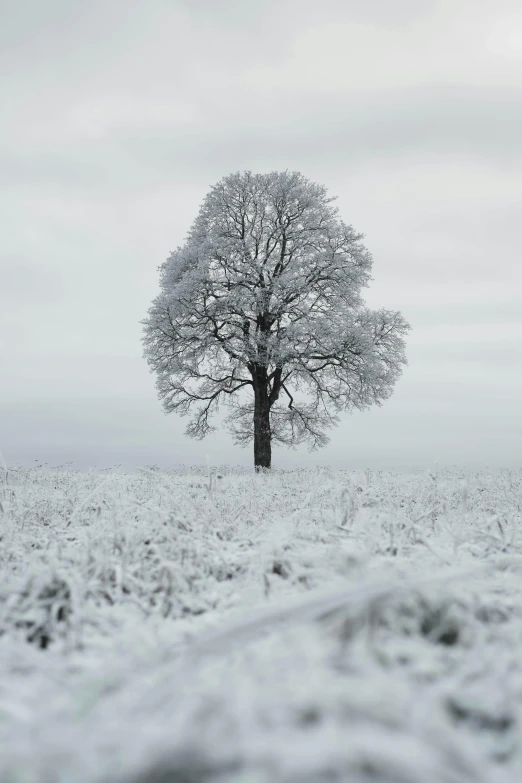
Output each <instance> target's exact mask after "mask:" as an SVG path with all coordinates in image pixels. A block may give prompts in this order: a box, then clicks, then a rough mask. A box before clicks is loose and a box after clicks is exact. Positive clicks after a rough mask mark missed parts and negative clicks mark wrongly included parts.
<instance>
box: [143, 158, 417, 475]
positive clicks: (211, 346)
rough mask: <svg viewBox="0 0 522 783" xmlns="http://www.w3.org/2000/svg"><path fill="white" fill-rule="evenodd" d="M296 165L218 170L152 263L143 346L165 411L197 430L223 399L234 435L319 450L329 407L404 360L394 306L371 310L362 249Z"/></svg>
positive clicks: (369, 397) (336, 407)
mask: <svg viewBox="0 0 522 783" xmlns="http://www.w3.org/2000/svg"><path fill="white" fill-rule="evenodd" d="M333 202H334V199H333V198H332V197H330V196H328V194H327V191H326V189H325V188H324V187H322V186H320V185H317V184H314V183H312V182H310V181H309V180H308V179H306V178H305V177H304V176H303V175H302V174H300V173H298V172H288V171H284V172H273V173H270V174H253V173H251V172H249V171H247V172H244V173H236V174H232V175H230V176H228V177H225V178H224V179H222V180H221V181H220V182H218V183H217V184H216V185H215V186H214V187H212V188H211V190H210V192H209V193H208V195H207V197H206V198H205V200H204V202H203V204H202V206H201V208H200V211H199V214H198V216H197V217H196V220H195V222H194V224H193V226H192V228H191V229H190V231H189V233H188V236H187V239H186V242H185V243H184V244H183V245H182V246H181V247H178V248H177V250H175V251H174V252H173V253H171V255H170V256H169V258H168V259H167V260H166V261H165V262H164V263H163V264H162V265H161V266H160V273H161V277H160V287H161V290H160V293H159V295H158V296H157V297H156V298H155V299H154V301H153V303H152V307H151V308H150V310H149V313H148V317H147V319H146V320H145V321H144V322H143V323H144V340H143V342H144V353H145V358H146V359H147V362H148V364H149V366H150V368H151V370H152V371H154V372H155V373H156V377H157V383H156V386H157V390H158V394H159V397H160V399H161V400H162V403H163V407H164V410H165V411H166V412H169V413H170V412H172V411H177V412H178V413H179V414H181V415H187V414H193V415H192V418H191V421H190V423H189V425H188V427H187V433H188V435H191V436H193V437H196V438H202V437H204V436H205V435H206V434H207V433H208V432H209V431H211V430H212V429H213V425H212V423H211V417H212V414H213V413H215V412H216V411H217V410H218V408H219V406H220V405H221V404H222V403H224V404H226V406H227V407H228V416H227V418H226V419H225V422H226V424H227V425H228V427H229V429H230V430H231V432H232V433H233V435H234V437H235V440H236V442H238V443H239V444H246V443H248V442H250V441H252V440H254V461H255V465H256V467H270V465H271V445H272V442H277V443H283V444H286V445H295V444H298V443H302V442H307V443H308V445H309V446H310V447H312V448H315V447H320V446H324V445H325V444H326V443H327V441H328V438H327V436H326V430H327V429H328V428H330V427H331V426H332V425H335V424H336V423H337V422H338V417H339V413H340V412H341V411H349V410H353V409H358V410H363V409H366V408H368V407H370V406H371V405H373V404H381V403H382V401H383V400H385V399H387V398H388V397H389V396H390V394H391V393H392V390H393V387H394V384H395V382H396V380H397V379H398V377H399V376H400V374H401V371H402V367H403V365H404V364H405V363H406V358H405V351H404V334H405V333H406V331H407V330H408V328H409V327H408V325H407V324H406V323H405V321H404V319H403V318H402V316H401V314H400V313H399V312H394V311H390V310H384V309H381V310H370V309H368V308H367V307H366V306H365V305H364V302H363V300H362V297H361V289H363V288H364V287H365V286H367V285H368V283H369V281H370V279H371V278H370V272H371V266H372V258H371V255H370V253H369V252H368V251H367V250H366V248H365V247H364V246H363V245H362V244H361V239H362V238H363V236H362V235H361V234H357V233H356V232H355V231H354V229H353V228H352V227H351V226H350V225H347V224H346V223H344V222H343V221H342V220H341V218H340V216H339V213H338V210H337V208H336V207H335V206H334V203H333Z"/></svg>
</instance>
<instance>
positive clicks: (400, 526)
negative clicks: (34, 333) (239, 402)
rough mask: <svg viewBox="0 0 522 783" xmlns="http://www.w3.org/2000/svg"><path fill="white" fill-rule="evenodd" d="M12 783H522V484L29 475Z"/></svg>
mask: <svg viewBox="0 0 522 783" xmlns="http://www.w3.org/2000/svg"><path fill="white" fill-rule="evenodd" d="M0 500H1V504H2V505H1V508H0V520H1V527H0V531H1V532H0V751H1V752H0V780H2V781H6V782H7V781H9V782H10V783H18V781H20V782H21V781H24V783H36V782H37V781H38V783H41V782H42V781H52V783H55V782H56V783H62V782H63V783H65V782H66V781H67V783H69V782H70V781H75V783H95V782H96V783H98V782H100V783H101V782H102V781H103V783H116V781H117V782H118V783H123V781H125V782H130V783H146V782H147V783H167V782H170V783H172V782H173V781H176V783H200V782H201V783H203V781H227V782H230V783H246V781H248V782H249V783H251V782H255V783H269V781H272V782H273V781H281V782H282V783H312V782H314V783H315V782H316V781H317V782H320V781H325V782H326V781H350V783H370V782H371V783H461V782H462V783H463V782H464V781H470V782H471V781H474V782H480V781H498V782H499V783H508V782H513V783H514V781H518V780H520V779H521V777H522V737H521V734H520V728H519V727H520V721H521V718H522V657H521V655H520V650H521V649H522V599H521V596H520V584H521V573H522V541H521V537H520V532H519V531H520V523H521V517H522V510H521V504H522V472H520V471H502V472H500V473H494V472H487V471H485V472H481V473H471V472H462V471H458V470H456V469H453V470H442V471H438V472H431V473H424V472H411V473H410V474H391V473H372V472H371V471H366V472H365V473H361V474H357V473H351V472H343V471H337V472H333V471H328V470H319V469H318V470H316V471H295V472H279V471H273V472H272V473H271V474H259V475H255V474H252V473H250V472H248V471H240V470H232V469H227V468H219V469H217V468H216V469H214V470H213V471H212V472H211V473H210V474H209V475H206V474H205V472H204V471H197V470H195V469H191V468H179V469H175V470H171V471H160V470H158V469H155V468H146V469H143V470H140V471H136V472H134V473H122V472H120V471H118V470H114V471H108V472H106V473H98V472H94V471H92V472H75V471H72V470H68V469H61V468H56V469H52V468H45V467H39V468H35V469H32V470H27V469H22V468H16V469H12V470H10V471H9V472H8V474H7V475H6V476H5V477H3V483H2V484H1V485H0Z"/></svg>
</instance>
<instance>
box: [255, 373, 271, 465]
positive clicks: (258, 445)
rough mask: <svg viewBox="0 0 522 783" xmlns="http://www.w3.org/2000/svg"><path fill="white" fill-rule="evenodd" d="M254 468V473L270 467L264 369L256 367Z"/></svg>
mask: <svg viewBox="0 0 522 783" xmlns="http://www.w3.org/2000/svg"><path fill="white" fill-rule="evenodd" d="M254 467H255V469H256V471H260V470H263V469H267V470H269V469H270V468H271V467H272V433H271V431H270V399H269V390H268V378H267V371H266V367H257V368H256V372H255V375H254Z"/></svg>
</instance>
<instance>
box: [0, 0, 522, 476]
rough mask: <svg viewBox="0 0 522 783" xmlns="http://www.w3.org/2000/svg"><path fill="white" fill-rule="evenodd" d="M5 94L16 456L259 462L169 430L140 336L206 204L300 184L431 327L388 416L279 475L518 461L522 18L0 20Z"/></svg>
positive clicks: (4, 445)
mask: <svg viewBox="0 0 522 783" xmlns="http://www.w3.org/2000/svg"><path fill="white" fill-rule="evenodd" d="M0 74H1V76H0V80H1V87H0V88H1V94H2V109H1V110H0V111H1V117H0V215H1V216H2V217H1V218H0V221H1V224H2V226H1V228H2V230H1V234H2V243H1V245H0V271H1V277H0V312H1V316H0V320H1V335H2V340H1V344H0V373H1V379H0V406H1V409H0V448H1V449H2V451H3V452H4V455H5V458H6V460H7V461H8V462H11V463H21V462H23V463H26V464H31V463H32V462H33V461H34V460H35V459H40V460H42V461H47V462H50V463H52V464H58V463H62V462H65V461H69V460H73V461H74V462H75V464H77V465H79V466H88V465H98V466H101V467H103V466H106V465H110V464H112V463H122V464H123V465H125V466H131V465H134V464H145V463H151V462H155V463H158V464H164V465H167V464H171V463H177V462H186V463H200V462H203V461H204V460H205V456H206V454H209V456H210V458H211V460H213V461H214V462H223V461H225V462H230V463H240V462H241V463H244V464H250V462H251V459H252V456H251V453H250V450H242V449H238V448H237V447H235V446H234V445H233V444H232V442H231V440H230V439H229V437H228V435H226V434H224V433H223V432H220V433H218V434H217V435H215V436H212V437H211V438H209V439H207V440H206V441H203V442H201V443H199V442H194V441H191V440H189V439H187V438H185V437H184V435H183V431H184V428H185V425H186V420H183V419H178V418H176V417H174V416H169V417H165V416H164V415H163V414H162V412H161V409H160V405H159V402H158V401H157V399H156V394H155V390H154V379H153V377H152V376H151V375H149V373H148V370H147V367H146V365H145V362H144V361H143V359H142V358H141V345H140V334H141V327H140V325H139V323H138V322H139V320H140V319H141V318H143V317H144V315H145V312H146V310H147V308H148V306H149V304H150V301H151V299H152V298H153V296H154V295H155V293H156V290H157V271H156V268H157V266H158V264H160V263H161V262H162V261H163V260H164V258H165V257H166V256H167V255H168V253H169V251H170V250H171V249H173V248H174V247H175V246H177V245H178V244H180V243H181V242H182V241H183V238H184V236H185V233H186V231H187V229H188V228H189V226H190V223H191V222H192V220H193V219H194V217H195V215H196V212H197V209H198V206H199V204H200V202H201V200H202V199H203V197H204V195H205V194H206V192H207V190H208V188H209V187H210V185H212V184H213V183H214V182H215V181H216V180H218V179H219V178H221V177H222V176H224V175H226V174H228V173H230V172H232V171H236V170H242V169H247V168H249V169H252V170H255V171H270V170H275V169H285V168H291V169H297V170H299V171H301V172H302V173H303V174H305V175H306V176H308V177H309V178H310V179H312V180H316V181H318V182H320V183H322V184H324V185H326V186H327V187H328V188H329V190H330V191H331V193H332V194H334V195H338V196H339V202H338V203H339V207H340V209H341V213H342V216H343V218H344V219H345V220H346V221H347V222H349V223H352V224H353V225H354V227H355V228H356V229H357V230H358V231H362V232H364V234H365V235H366V239H365V244H366V245H367V247H368V248H369V250H370V251H371V252H372V253H373V255H374V273H373V276H374V283H373V284H372V286H371V288H370V289H369V290H368V292H367V301H368V302H369V304H371V305H372V306H385V307H388V308H390V309H391V308H397V309H400V310H401V311H402V312H403V314H404V315H405V317H406V318H407V319H408V320H409V322H410V323H411V325H412V327H413V330H412V332H411V334H410V336H409V339H408V357H409V366H408V367H407V368H406V370H405V373H404V376H403V378H402V379H401V381H400V382H399V384H398V385H397V388H396V391H395V393H394V395H393V397H392V398H391V399H390V400H389V401H388V402H387V403H385V405H384V406H383V407H382V408H381V409H376V410H373V411H371V412H367V413H364V414H354V415H352V416H346V417H344V418H343V421H342V424H341V426H340V427H339V428H338V429H337V430H336V431H335V432H333V433H332V439H331V442H330V445H329V446H328V447H327V448H326V449H323V450H322V451H319V452H316V453H314V454H311V455H310V454H308V453H307V452H306V450H304V449H303V450H302V449H299V450H296V451H291V450H290V451H288V450H283V449H277V450H276V453H275V460H274V462H275V464H276V465H283V466H298V465H311V464H331V465H333V466H337V467H342V466H346V467H349V468H364V467H366V466H373V467H391V468H396V469H400V468H402V467H403V466H408V465H410V466H419V467H423V466H427V465H430V464H431V463H432V462H433V461H434V460H437V459H438V460H440V462H442V463H446V464H458V465H462V466H470V467H480V466H491V467H499V466H505V467H519V466H520V464H521V439H522V423H521V422H522V417H521V413H520V398H521V392H522V362H521V361H520V349H521V347H522V305H521V291H522V272H521V264H520V261H519V255H520V244H521V238H520V232H521V229H520V214H521V207H522V203H521V202H522V196H521V175H522V7H521V6H520V3H519V2H518V0H496V1H495V2H490V0H458V1H456V0H433V1H431V0H395V2H394V3H390V2H387V1H386V0H380V1H379V0H365V2H360V0H349V1H348V0H322V1H321V3H317V2H316V0H313V1H312V0H279V1H278V2H276V1H275V0H274V1H273V2H264V3H248V2H244V0H242V1H240V0H221V1H220V2H217V1H216V2H212V1H211V0H185V1H184V2H182V1H181V0H179V1H178V2H176V0H163V1H162V0H149V2H147V3H143V2H141V1H140V2H138V0H111V1H110V2H107V1H106V0H103V1H102V0H94V1H93V0H91V2H88V3H87V2H77V3H71V2H69V0H61V1H58V0H46V2H45V3H42V2H39V0H32V1H31V0H26V2H19V0H0Z"/></svg>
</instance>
